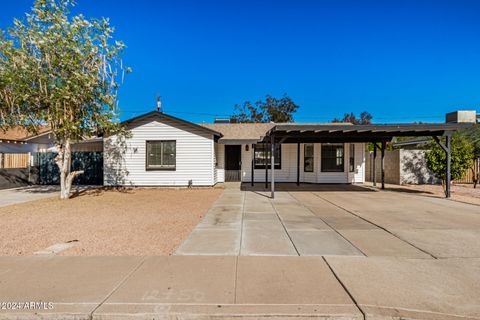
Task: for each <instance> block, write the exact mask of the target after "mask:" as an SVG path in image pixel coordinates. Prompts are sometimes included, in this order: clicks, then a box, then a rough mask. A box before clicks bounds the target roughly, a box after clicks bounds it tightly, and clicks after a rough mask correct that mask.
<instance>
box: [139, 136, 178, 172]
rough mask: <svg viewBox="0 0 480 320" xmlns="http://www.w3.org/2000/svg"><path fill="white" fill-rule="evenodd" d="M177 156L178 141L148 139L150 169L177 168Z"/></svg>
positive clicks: (148, 164)
mask: <svg viewBox="0 0 480 320" xmlns="http://www.w3.org/2000/svg"><path fill="white" fill-rule="evenodd" d="M176 158H177V150H176V141H174V140H171V141H147V157H146V161H147V163H146V168H147V169H148V170H175V167H176Z"/></svg>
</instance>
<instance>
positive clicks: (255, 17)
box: [0, 0, 480, 123]
mask: <svg viewBox="0 0 480 320" xmlns="http://www.w3.org/2000/svg"><path fill="white" fill-rule="evenodd" d="M32 1H33V0H16V1H4V2H3V3H2V9H1V12H0V28H6V27H7V26H9V25H11V21H12V19H13V18H14V17H22V16H23V15H24V13H25V12H26V11H29V8H30V7H31V5H32V3H33V2H32ZM74 11H75V12H82V13H84V14H85V15H86V16H87V17H102V16H105V17H110V19H111V22H112V24H113V25H114V26H115V28H116V39H119V40H122V41H124V42H125V43H126V45H127V46H128V48H127V50H126V52H125V55H124V61H125V63H126V64H127V65H129V66H131V67H132V68H133V73H132V74H130V75H128V76H127V77H126V79H125V83H124V85H123V87H122V89H121V91H120V108H121V110H122V112H123V116H122V118H124V119H125V118H130V117H133V116H135V115H139V114H141V113H144V112H147V111H150V110H153V108H154V106H155V96H156V95H157V94H160V95H161V96H162V101H163V106H164V110H165V112H166V113H170V114H172V115H175V116H178V117H182V118H184V119H187V120H191V121H195V122H211V121H212V120H213V118H214V117H215V115H217V116H226V115H229V114H231V113H232V110H233V106H234V105H235V104H236V103H242V102H243V101H245V100H250V101H255V100H258V99H260V98H263V97H264V96H265V95H266V94H271V95H274V96H281V95H283V94H284V93H288V95H289V96H290V97H292V98H293V100H294V101H295V102H297V104H299V105H300V109H299V111H298V113H297V114H296V117H295V119H296V120H297V121H299V122H312V121H329V120H331V119H332V118H333V117H340V116H342V115H343V113H345V112H351V111H353V112H355V113H360V112H361V111H364V110H366V111H369V112H370V113H372V115H373V116H374V121H375V122H379V123H382V122H409V121H425V122H432V121H433V122H435V121H436V122H440V121H443V119H444V114H445V113H446V112H449V111H453V110H455V109H459V108H463V109H477V110H479V106H480V41H479V39H480V19H479V18H478V17H479V16H480V1H461V0H460V1H458V0H457V1H441V0H439V1H280V0H278V1H153V0H152V1H147V0H136V1H126V0H102V1H99V0H77V6H76V8H75V10H74Z"/></svg>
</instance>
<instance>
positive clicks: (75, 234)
mask: <svg viewBox="0 0 480 320" xmlns="http://www.w3.org/2000/svg"><path fill="white" fill-rule="evenodd" d="M221 192H222V189H218V188H205V189H203V188H199V189H127V190H124V191H117V190H91V191H88V192H86V193H85V194H83V195H80V196H78V197H75V198H72V199H70V200H67V201H62V200H59V199H57V198H56V197H54V198H48V199H42V200H36V201H31V202H27V203H22V204H17V205H11V206H7V207H2V208H0V230H1V232H0V255H32V254H33V253H34V252H37V251H41V250H44V249H45V248H47V247H50V246H52V245H54V244H61V243H65V242H71V244H74V245H73V246H72V247H71V248H69V249H66V250H65V251H62V252H60V253H59V254H60V255H76V256H94V255H168V254H171V253H172V252H173V251H174V250H175V249H176V248H177V246H179V245H180V244H181V243H182V241H183V240H184V239H185V238H186V237H187V236H188V234H189V233H190V232H191V231H192V229H193V228H194V227H195V226H196V225H197V224H198V222H199V221H200V220H201V219H202V217H203V216H204V215H205V213H206V212H207V210H208V209H209V208H210V207H211V205H212V203H213V202H214V201H215V200H216V199H217V198H218V196H219V195H220V193H221Z"/></svg>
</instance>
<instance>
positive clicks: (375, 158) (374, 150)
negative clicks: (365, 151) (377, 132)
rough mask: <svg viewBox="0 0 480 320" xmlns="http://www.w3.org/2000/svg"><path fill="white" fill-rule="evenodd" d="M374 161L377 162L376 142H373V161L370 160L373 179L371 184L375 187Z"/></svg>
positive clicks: (375, 172) (375, 171) (375, 167)
mask: <svg viewBox="0 0 480 320" xmlns="http://www.w3.org/2000/svg"><path fill="white" fill-rule="evenodd" d="M376 162H377V143H376V142H374V143H373V161H372V166H373V168H372V180H373V186H374V187H376V186H377V166H376Z"/></svg>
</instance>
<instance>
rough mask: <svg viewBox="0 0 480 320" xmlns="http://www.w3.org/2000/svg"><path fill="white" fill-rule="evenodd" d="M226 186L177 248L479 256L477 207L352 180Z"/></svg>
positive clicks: (306, 253)
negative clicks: (272, 192)
mask: <svg viewBox="0 0 480 320" xmlns="http://www.w3.org/2000/svg"><path fill="white" fill-rule="evenodd" d="M262 188H263V186H262V185H260V184H259V185H257V186H256V187H255V188H254V189H251V188H249V187H248V186H244V187H243V189H244V190H240V188H235V187H233V188H227V189H226V190H225V191H224V192H223V194H222V195H221V197H220V198H219V199H218V201H217V202H216V203H215V204H214V206H213V207H212V208H211V209H210V211H209V212H208V213H207V215H206V217H205V218H204V220H203V221H202V222H201V223H200V224H199V225H198V226H197V227H196V229H195V230H194V231H193V232H192V233H191V235H190V236H189V238H187V240H186V241H185V242H184V243H183V244H182V245H181V246H180V247H179V248H178V249H177V251H176V254H177V255H241V256H244V255H247V256H250V255H253V256H255V255H266V256H330V255H335V256H378V257H406V258H422V259H434V258H449V257H453V258H455V257H480V247H479V246H478V245H477V244H478V243H479V242H480V207H479V206H475V205H468V204H463V203H459V202H454V201H450V200H446V199H437V198H429V197H424V196H418V195H414V194H406V193H399V192H388V191H373V190H372V189H370V188H363V187H358V186H346V185H345V186H338V185H336V186H328V185H324V186H318V185H301V186H300V187H297V186H295V185H293V184H279V185H278V191H277V192H276V197H275V199H274V200H272V199H270V198H269V197H268V195H269V193H268V192H265V191H264V189H262Z"/></svg>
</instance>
